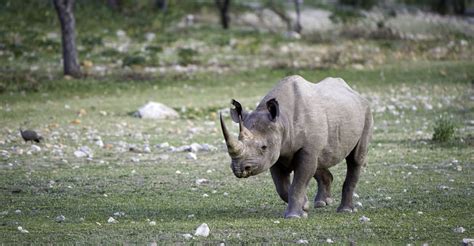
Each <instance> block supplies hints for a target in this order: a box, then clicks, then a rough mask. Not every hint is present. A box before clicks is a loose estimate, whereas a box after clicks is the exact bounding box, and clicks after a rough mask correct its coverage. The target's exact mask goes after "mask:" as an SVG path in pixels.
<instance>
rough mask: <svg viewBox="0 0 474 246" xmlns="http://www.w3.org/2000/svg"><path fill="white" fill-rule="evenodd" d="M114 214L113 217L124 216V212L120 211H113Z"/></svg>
mask: <svg viewBox="0 0 474 246" xmlns="http://www.w3.org/2000/svg"><path fill="white" fill-rule="evenodd" d="M114 216H115V217H123V216H125V212H121V211H119V212H115V213H114ZM111 218H112V217H111Z"/></svg>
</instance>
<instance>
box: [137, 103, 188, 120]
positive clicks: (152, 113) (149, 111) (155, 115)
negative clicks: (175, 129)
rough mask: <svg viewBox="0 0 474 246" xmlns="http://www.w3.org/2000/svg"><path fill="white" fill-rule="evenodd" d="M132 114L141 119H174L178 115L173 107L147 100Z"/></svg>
mask: <svg viewBox="0 0 474 246" xmlns="http://www.w3.org/2000/svg"><path fill="white" fill-rule="evenodd" d="M134 116H136V117H139V118H143V119H160V120H161V119H176V118H178V117H179V114H178V112H176V111H175V110H174V109H172V108H170V107H168V106H166V105H164V104H161V103H157V102H149V103H147V104H145V105H143V106H142V107H141V108H139V109H138V111H137V112H136V113H135V114H134Z"/></svg>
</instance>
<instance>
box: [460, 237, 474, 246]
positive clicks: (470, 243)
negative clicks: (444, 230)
mask: <svg viewBox="0 0 474 246" xmlns="http://www.w3.org/2000/svg"><path fill="white" fill-rule="evenodd" d="M462 243H463V245H466V246H474V238H463V239H462Z"/></svg>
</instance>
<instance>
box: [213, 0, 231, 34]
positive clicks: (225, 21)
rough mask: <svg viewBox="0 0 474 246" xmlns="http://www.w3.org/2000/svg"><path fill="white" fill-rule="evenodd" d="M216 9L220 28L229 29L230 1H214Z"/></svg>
mask: <svg viewBox="0 0 474 246" xmlns="http://www.w3.org/2000/svg"><path fill="white" fill-rule="evenodd" d="M216 5H217V8H218V9H219V12H220V15H221V24H222V28H224V29H229V5H230V0H216Z"/></svg>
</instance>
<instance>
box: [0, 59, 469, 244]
mask: <svg viewBox="0 0 474 246" xmlns="http://www.w3.org/2000/svg"><path fill="white" fill-rule="evenodd" d="M440 70H442V71H443V74H445V75H444V76H443V75H440V74H439V71H440ZM473 71H474V65H473V64H472V63H470V62H467V63H466V62H438V63H430V64H424V65H423V64H421V65H420V64H401V65H396V66H395V68H394V66H382V67H380V68H377V69H375V70H371V71H355V70H350V69H341V70H337V69H336V70H325V71H316V70H314V71H309V70H304V71H299V73H300V74H302V75H303V76H305V77H306V78H308V79H309V80H312V81H318V80H319V79H322V78H323V77H326V76H340V77H343V78H345V79H346V80H347V81H348V82H349V83H350V84H351V85H352V86H353V87H355V88H357V90H358V91H360V92H361V93H362V94H363V95H364V96H366V97H367V98H369V99H370V101H371V103H372V107H373V109H374V117H375V127H376V128H375V134H374V140H373V142H372V144H371V148H370V152H369V161H368V165H367V168H366V169H365V171H364V172H363V174H362V176H361V181H360V183H359V186H358V188H357V194H358V195H359V196H360V197H359V198H357V199H356V201H358V202H360V203H361V204H362V208H359V211H358V212H357V213H352V214H342V213H336V211H335V210H336V206H337V202H338V201H339V200H340V199H339V198H340V190H341V186H342V181H343V177H344V173H345V165H344V164H341V165H338V166H336V167H335V168H333V170H334V171H333V173H334V176H335V182H334V184H333V190H334V191H333V192H334V196H335V199H336V203H335V205H332V206H329V207H326V208H322V209H312V210H311V211H310V213H309V217H308V218H307V219H301V220H285V219H283V216H282V215H283V211H284V209H285V204H284V203H283V202H282V201H281V200H280V199H279V198H278V196H277V194H276V192H275V191H274V187H273V184H272V181H271V177H270V176H269V173H268V172H266V173H264V174H262V175H260V176H256V177H252V178H249V179H237V178H235V177H234V176H233V174H232V172H231V170H230V167H229V164H230V160H229V157H228V156H227V154H226V151H225V146H224V145H223V143H222V137H221V132H220V129H218V128H217V124H216V123H217V121H216V118H215V115H216V114H215V113H216V109H220V108H225V107H227V106H228V102H229V100H230V98H231V97H235V98H238V99H240V100H241V101H242V103H244V105H247V106H248V107H252V106H253V105H254V104H255V103H256V102H257V101H258V99H259V98H260V97H261V96H262V95H264V93H265V92H266V91H267V90H269V88H271V86H272V85H273V84H274V83H275V82H276V81H278V79H279V78H281V77H283V76H284V75H285V73H286V72H285V71H265V70H262V71H256V72H254V73H245V74H241V75H235V76H226V77H221V76H210V75H209V76H205V77H204V78H196V79H195V80H188V81H186V82H176V83H173V84H169V85H165V86H162V87H160V88H159V89H157V90H153V85H138V86H136V87H134V86H129V87H128V89H121V90H117V91H114V90H112V91H111V92H108V93H107V91H102V92H97V91H93V92H90V93H88V92H87V90H84V91H82V92H80V93H77V94H76V95H75V96H74V97H71V95H69V93H70V91H69V92H68V91H64V92H63V90H58V91H51V92H49V93H26V94H22V93H12V94H10V95H5V96H2V110H1V111H0V116H1V118H2V125H3V126H2V142H1V143H0V147H1V149H2V150H4V152H3V153H4V155H3V157H2V162H1V169H0V172H1V177H2V178H1V179H0V187H1V193H0V196H1V199H0V207H1V211H0V212H2V213H1V215H0V220H1V225H0V234H1V238H2V240H1V241H2V242H3V243H20V242H34V243H60V242H69V243H80V242H91V243H100V244H103V243H152V242H156V243H159V244H160V243H166V244H167V243H179V242H183V243H187V242H203V243H204V242H211V243H218V242H225V243H238V242H252V243H257V242H258V243H292V242H297V241H298V240H300V239H302V240H307V241H308V242H309V243H311V244H322V243H325V242H326V241H327V240H328V239H331V240H332V241H334V242H335V243H337V244H347V243H348V242H350V241H355V242H356V243H358V244H362V245H363V244H380V243H383V244H386V243H387V244H392V243H393V244H408V243H411V244H421V243H429V244H434V245H446V244H459V243H460V241H461V240H462V239H463V238H466V237H472V230H473V229H474V224H473V222H472V214H473V212H474V211H473V209H472V206H471V203H472V198H473V190H472V189H473V181H474V180H473V179H472V161H473V160H472V157H473V149H472V118H473V110H472V93H473V91H472V84H471V83H472V82H471V79H472V77H473ZM382 73H384V77H385V79H382V78H381V74H382ZM415 78H416V79H415ZM63 82H64V83H71V84H72V83H78V84H86V85H85V86H87V83H89V82H87V81H85V82H84V81H69V80H68V81H63ZM58 83H62V82H58ZM125 88H127V87H125ZM169 95H179V96H169ZM146 100H156V101H161V102H164V103H166V104H169V105H171V106H173V107H175V108H180V107H181V106H186V107H187V108H189V109H192V112H194V114H190V113H184V114H183V116H182V117H181V119H180V120H173V121H152V120H143V119H138V118H133V117H131V116H130V115H129V114H128V113H129V112H131V111H133V110H135V109H136V108H137V107H138V106H140V105H141V104H143V103H144V102H145V101H146ZM65 105H68V106H65ZM384 108H385V109H384ZM80 109H84V110H85V111H86V112H87V114H85V115H83V116H81V117H79V116H78V115H77V112H78V111H79V110H80ZM101 111H104V112H106V113H104V112H101ZM189 111H191V110H188V112H189ZM105 114H106V115H105ZM439 115H447V116H449V117H452V118H453V119H454V121H455V122H456V124H457V125H458V130H457V132H456V139H455V140H452V141H451V142H449V143H445V144H437V143H433V142H431V140H430V139H431V135H432V132H433V124H434V121H435V119H436V118H437V117H439ZM75 119H80V121H81V123H80V124H77V125H76V124H72V123H71V122H72V121H73V120H75ZM25 121H26V126H28V127H30V128H34V129H36V130H38V131H39V132H41V133H42V134H43V136H44V137H45V139H46V140H45V141H44V143H42V144H39V146H40V147H41V150H40V151H37V152H35V151H33V152H32V153H30V154H28V153H27V152H28V151H30V149H31V148H32V147H31V146H30V145H31V144H29V143H28V144H25V143H23V142H22V140H21V138H20V136H19V134H18V131H17V128H18V127H19V126H20V125H23V124H25ZM235 129H236V128H234V130H235ZM97 136H100V137H101V139H102V140H103V142H104V143H105V145H106V148H100V147H98V146H96V145H95V144H94V139H95V138H97ZM164 142H168V143H169V144H170V145H173V146H181V145H185V144H191V143H193V142H196V143H201V144H202V143H209V144H211V145H214V146H216V147H217V150H214V151H210V152H198V153H197V157H198V159H197V160H190V159H187V158H186V153H182V152H170V151H168V150H166V149H162V148H161V149H160V148H158V147H156V145H158V144H161V143H164ZM85 145H86V146H89V147H90V148H91V149H92V152H93V157H92V158H90V159H89V160H87V159H86V158H76V157H75V156H74V154H73V152H74V151H75V150H77V149H78V148H79V147H80V146H85ZM145 145H149V146H150V148H151V153H136V152H131V151H128V150H127V148H128V147H129V146H135V147H136V148H137V149H142V148H143V146H145ZM5 153H8V154H5ZM177 171H179V172H180V173H179V172H178V173H177ZM201 178H205V179H207V180H208V182H207V183H206V182H205V183H202V184H197V183H196V180H197V179H201ZM315 186H316V184H315V182H313V183H311V187H310V188H309V190H308V195H309V196H310V197H314V194H315V190H316V187H315ZM204 194H207V196H206V195H204ZM16 210H21V212H20V213H17V212H15V211H16ZM117 212H123V213H124V214H121V216H116V215H114V213H117ZM59 215H64V216H65V218H66V220H65V221H64V222H62V223H58V222H56V221H55V218H56V217H57V216H59ZM362 216H366V217H368V218H370V221H368V222H360V221H359V218H360V217H362ZM109 217H114V218H115V219H116V220H118V221H119V222H118V223H116V224H109V223H107V220H108V218H109ZM150 221H155V222H156V225H154V226H153V225H150ZM201 223H207V224H208V225H209V227H210V229H211V234H210V236H209V237H208V238H199V237H195V238H193V239H186V238H185V237H184V236H183V234H186V233H190V234H193V233H194V230H195V229H196V228H197V227H198V226H199V225H200V224H201ZM18 226H22V227H23V228H24V229H26V230H28V231H29V233H21V232H20V231H18V229H17V227H18ZM458 227H463V228H465V230H466V232H464V233H455V232H454V231H453V230H454V229H455V228H458Z"/></svg>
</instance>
